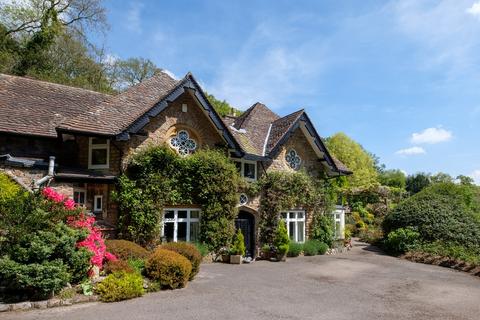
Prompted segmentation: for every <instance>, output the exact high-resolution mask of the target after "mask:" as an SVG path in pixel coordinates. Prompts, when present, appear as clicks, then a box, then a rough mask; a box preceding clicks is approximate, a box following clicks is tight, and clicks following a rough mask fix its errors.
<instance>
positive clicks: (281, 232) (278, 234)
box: [273, 220, 290, 261]
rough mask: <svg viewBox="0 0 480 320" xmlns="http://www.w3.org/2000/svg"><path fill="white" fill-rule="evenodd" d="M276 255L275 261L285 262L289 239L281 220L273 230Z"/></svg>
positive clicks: (283, 222)
mask: <svg viewBox="0 0 480 320" xmlns="http://www.w3.org/2000/svg"><path fill="white" fill-rule="evenodd" d="M273 244H274V245H275V249H276V253H277V261H285V260H286V257H287V252H288V248H289V246H290V238H289V237H288V232H287V227H286V225H285V221H283V220H281V221H280V222H279V223H278V226H277V229H276V230H275V238H274V240H273Z"/></svg>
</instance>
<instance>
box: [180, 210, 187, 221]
mask: <svg viewBox="0 0 480 320" xmlns="http://www.w3.org/2000/svg"><path fill="white" fill-rule="evenodd" d="M178 218H179V219H187V211H186V210H181V211H178Z"/></svg>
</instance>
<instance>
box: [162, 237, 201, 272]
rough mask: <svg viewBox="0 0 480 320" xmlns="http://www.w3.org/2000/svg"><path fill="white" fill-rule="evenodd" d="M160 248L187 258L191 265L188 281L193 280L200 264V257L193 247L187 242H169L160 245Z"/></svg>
mask: <svg viewBox="0 0 480 320" xmlns="http://www.w3.org/2000/svg"><path fill="white" fill-rule="evenodd" d="M161 248H162V249H166V250H170V251H174V252H176V253H179V254H181V255H182V256H184V257H185V258H187V259H188V260H189V261H190V263H191V264H192V272H191V273H190V278H189V280H193V278H194V277H195V276H196V275H197V273H198V271H199V270H200V263H202V255H201V254H200V252H199V251H198V250H197V248H196V247H195V245H193V244H191V243H187V242H169V243H166V244H163V245H161Z"/></svg>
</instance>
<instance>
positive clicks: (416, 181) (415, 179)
mask: <svg viewBox="0 0 480 320" xmlns="http://www.w3.org/2000/svg"><path fill="white" fill-rule="evenodd" d="M406 183H407V185H406V189H407V191H408V192H409V193H410V194H411V195H414V194H416V193H418V192H420V191H422V190H423V189H425V188H426V187H428V186H429V185H430V184H431V183H432V182H431V180H430V175H429V174H428V173H424V172H418V173H415V174H412V175H409V176H408V177H407V181H406Z"/></svg>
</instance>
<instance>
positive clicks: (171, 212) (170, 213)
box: [165, 210, 175, 219]
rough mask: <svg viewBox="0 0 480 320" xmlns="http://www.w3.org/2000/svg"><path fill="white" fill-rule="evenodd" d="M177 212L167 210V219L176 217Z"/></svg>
mask: <svg viewBox="0 0 480 320" xmlns="http://www.w3.org/2000/svg"><path fill="white" fill-rule="evenodd" d="M174 218H175V213H174V212H173V210H165V219H174Z"/></svg>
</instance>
